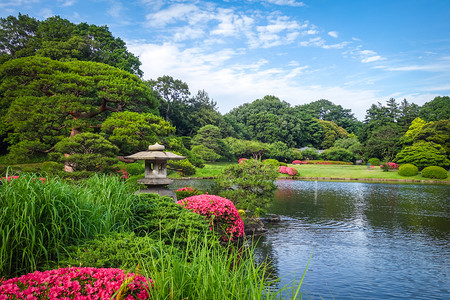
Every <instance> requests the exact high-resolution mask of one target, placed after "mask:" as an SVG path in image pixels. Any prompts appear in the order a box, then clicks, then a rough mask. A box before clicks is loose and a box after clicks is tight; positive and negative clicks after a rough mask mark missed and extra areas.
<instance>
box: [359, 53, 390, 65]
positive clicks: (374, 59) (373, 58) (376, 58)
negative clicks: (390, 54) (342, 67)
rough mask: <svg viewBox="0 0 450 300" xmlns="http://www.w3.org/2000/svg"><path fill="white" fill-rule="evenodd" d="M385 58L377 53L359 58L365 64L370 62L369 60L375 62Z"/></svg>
mask: <svg viewBox="0 0 450 300" xmlns="http://www.w3.org/2000/svg"><path fill="white" fill-rule="evenodd" d="M385 59H386V58H384V57H381V56H379V55H374V56H369V57H366V58H363V59H362V60H361V62H362V63H364V64H366V63H371V62H375V61H380V60H385Z"/></svg>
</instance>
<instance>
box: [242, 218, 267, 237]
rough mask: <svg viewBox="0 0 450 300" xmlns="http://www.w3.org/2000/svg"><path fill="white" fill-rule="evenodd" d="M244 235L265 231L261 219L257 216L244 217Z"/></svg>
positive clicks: (255, 234) (256, 234) (254, 234)
mask: <svg viewBox="0 0 450 300" xmlns="http://www.w3.org/2000/svg"><path fill="white" fill-rule="evenodd" d="M244 226H245V235H247V236H258V235H262V234H264V233H266V232H267V228H266V227H264V223H263V221H261V220H260V219H259V218H255V217H248V218H247V219H245V223H244Z"/></svg>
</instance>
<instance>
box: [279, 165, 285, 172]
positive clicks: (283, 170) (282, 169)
mask: <svg viewBox="0 0 450 300" xmlns="http://www.w3.org/2000/svg"><path fill="white" fill-rule="evenodd" d="M279 171H280V173H282V174H287V167H286V166H280V169H279Z"/></svg>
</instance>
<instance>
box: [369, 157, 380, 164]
mask: <svg viewBox="0 0 450 300" xmlns="http://www.w3.org/2000/svg"><path fill="white" fill-rule="evenodd" d="M367 162H368V163H369V164H371V165H372V166H379V165H380V164H381V161H380V159H378V158H376V157H374V158H371V159H369V160H368V161H367Z"/></svg>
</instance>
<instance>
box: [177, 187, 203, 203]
mask: <svg viewBox="0 0 450 300" xmlns="http://www.w3.org/2000/svg"><path fill="white" fill-rule="evenodd" d="M175 194H176V195H177V200H182V199H184V198H187V197H191V196H197V195H201V194H204V193H203V192H202V191H200V190H198V189H196V188H191V187H188V186H187V187H184V188H180V189H178V190H176V191H175Z"/></svg>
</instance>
